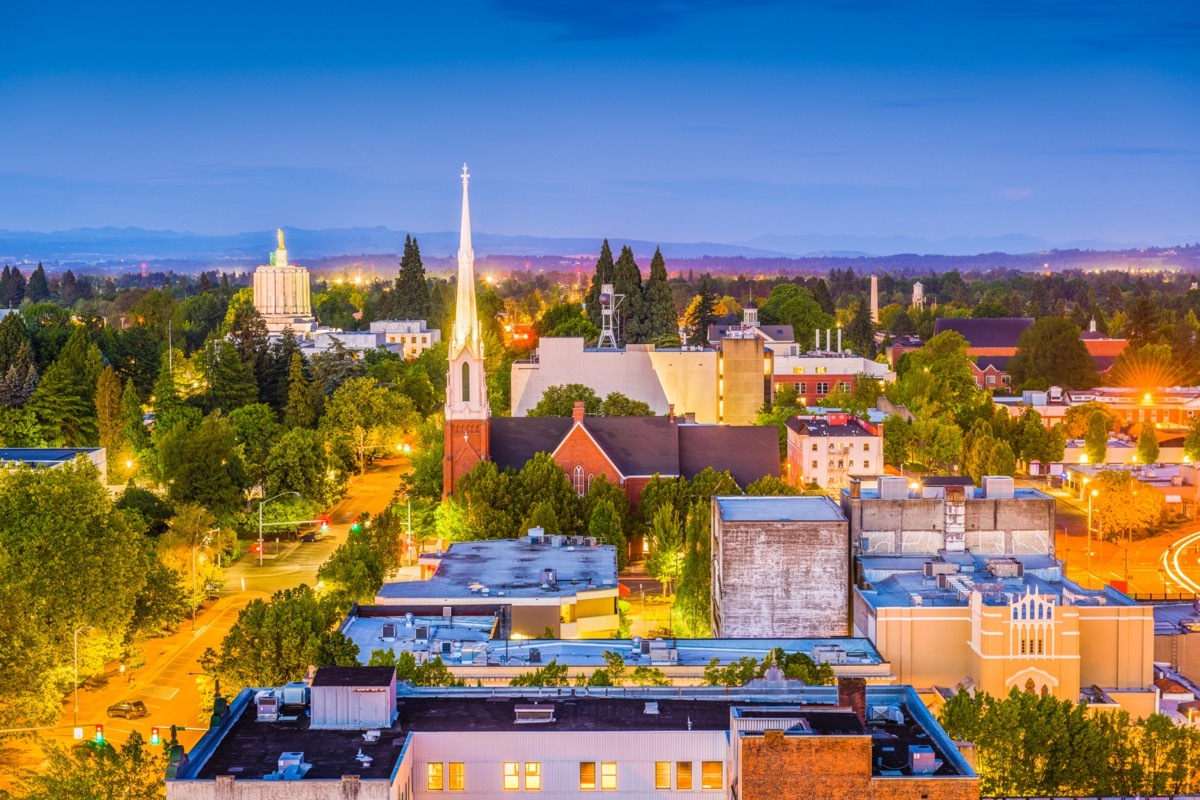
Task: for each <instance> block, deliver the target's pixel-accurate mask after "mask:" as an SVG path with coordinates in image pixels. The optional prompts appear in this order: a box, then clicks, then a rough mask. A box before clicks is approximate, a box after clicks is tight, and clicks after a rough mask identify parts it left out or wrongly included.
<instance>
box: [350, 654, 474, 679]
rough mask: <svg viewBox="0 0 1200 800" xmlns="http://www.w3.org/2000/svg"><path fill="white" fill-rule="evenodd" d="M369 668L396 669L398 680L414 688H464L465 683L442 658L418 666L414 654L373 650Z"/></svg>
mask: <svg viewBox="0 0 1200 800" xmlns="http://www.w3.org/2000/svg"><path fill="white" fill-rule="evenodd" d="M367 666H369V667H395V668H396V680H397V681H407V682H408V683H411V684H412V685H413V686H462V685H463V681H462V679H460V678H456V677H454V673H452V672H451V671H450V670H449V669H448V668H447V667H446V665H445V664H443V663H442V659H441V656H434V657H433V658H431V659H429V660H428V661H426V662H425V663H424V664H418V663H417V660H416V658H414V657H413V654H412V653H409V652H403V653H401V654H400V655H399V656H397V655H396V654H395V652H393V651H391V650H372V651H371V658H370V660H369V661H368V662H367Z"/></svg>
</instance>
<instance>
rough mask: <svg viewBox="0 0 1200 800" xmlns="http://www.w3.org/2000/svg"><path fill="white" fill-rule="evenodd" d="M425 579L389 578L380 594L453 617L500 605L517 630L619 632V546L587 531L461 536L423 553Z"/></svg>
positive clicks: (586, 634)
mask: <svg viewBox="0 0 1200 800" xmlns="http://www.w3.org/2000/svg"><path fill="white" fill-rule="evenodd" d="M419 563H420V565H421V576H422V578H423V580H419V581H407V582H399V583H385V584H384V585H383V586H382V588H380V590H379V593H378V594H377V595H376V597H375V602H376V603H377V604H379V605H387V606H392V607H395V608H396V609H397V612H398V613H405V612H413V613H422V614H430V613H434V614H439V615H443V616H453V615H454V614H457V613H460V612H462V611H463V610H464V609H467V608H469V607H471V606H484V607H487V608H488V609H495V608H496V607H499V608H500V609H502V613H504V614H505V615H506V622H507V626H508V628H509V630H510V631H511V632H512V635H514V636H517V635H519V636H526V637H529V638H533V637H535V636H541V635H542V634H543V633H544V632H545V631H546V630H547V629H549V630H550V631H551V632H552V633H553V635H554V636H556V637H560V638H564V639H576V638H608V637H611V636H613V635H614V634H616V632H617V624H618V622H619V620H618V617H617V595H618V589H617V551H616V548H614V547H613V546H612V545H603V544H597V543H596V541H595V540H594V539H588V538H582V537H564V536H543V535H541V529H540V528H534V529H533V530H532V531H531V532H530V535H528V536H525V537H522V538H520V539H498V540H491V541H478V542H455V543H453V544H451V545H450V547H449V548H447V549H446V551H445V552H443V553H425V554H422V555H421V556H420V560H419Z"/></svg>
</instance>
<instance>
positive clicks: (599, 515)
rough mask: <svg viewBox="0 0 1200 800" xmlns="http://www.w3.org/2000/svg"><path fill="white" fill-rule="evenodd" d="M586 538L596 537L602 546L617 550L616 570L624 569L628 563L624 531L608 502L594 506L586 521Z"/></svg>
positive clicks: (601, 502)
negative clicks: (607, 545) (610, 546)
mask: <svg viewBox="0 0 1200 800" xmlns="http://www.w3.org/2000/svg"><path fill="white" fill-rule="evenodd" d="M587 532H588V536H594V537H596V540H597V541H599V542H601V543H602V544H611V545H612V546H613V547H615V548H616V550H617V569H618V570H623V569H625V565H626V564H628V563H629V552H628V548H627V547H626V545H625V531H624V530H622V528H621V517H620V515H619V514H618V513H617V510H616V509H615V508H613V505H612V503H610V502H609V501H608V500H601V501H600V502H599V503H597V504H596V506H595V508H594V509H593V511H592V515H591V517H590V518H589V519H588V521H587Z"/></svg>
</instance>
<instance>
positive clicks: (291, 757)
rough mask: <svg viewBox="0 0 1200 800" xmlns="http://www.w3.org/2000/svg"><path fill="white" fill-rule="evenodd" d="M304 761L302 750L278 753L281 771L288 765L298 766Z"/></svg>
mask: <svg viewBox="0 0 1200 800" xmlns="http://www.w3.org/2000/svg"><path fill="white" fill-rule="evenodd" d="M303 763H304V753H303V752H291V753H281V754H280V755H279V771H280V772H283V771H284V770H285V769H287V768H288V767H298V766H300V765H301V764H303Z"/></svg>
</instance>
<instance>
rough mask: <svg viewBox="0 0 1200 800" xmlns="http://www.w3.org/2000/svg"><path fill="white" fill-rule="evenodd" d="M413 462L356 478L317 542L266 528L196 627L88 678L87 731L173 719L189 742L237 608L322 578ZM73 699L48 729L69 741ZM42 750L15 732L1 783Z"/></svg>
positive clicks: (116, 738)
mask: <svg viewBox="0 0 1200 800" xmlns="http://www.w3.org/2000/svg"><path fill="white" fill-rule="evenodd" d="M407 469H408V461H407V459H396V460H388V461H381V462H378V463H377V465H376V466H375V467H374V468H372V469H371V470H369V471H368V472H367V474H366V475H365V476H363V477H362V478H356V479H354V480H353V481H352V483H351V486H350V488H349V490H348V491H347V493H346V496H345V497H344V498H343V499H342V501H341V502H339V503H338V504H337V505H336V506H334V508H333V509H332V510H331V512H330V513H329V514H328V517H329V519H330V525H329V532H328V533H327V534H325V535H324V536H323V537H322V538H321V540H320V541H316V542H278V543H275V542H274V541H273V538H274V537H272V536H271V535H270V534H268V535H267V537H266V541H267V546H266V548H265V553H264V558H263V564H262V566H259V564H258V559H257V558H256V557H255V556H254V554H252V553H249V554H247V555H245V556H243V557H242V558H241V559H239V560H238V561H237V562H236V563H234V564H233V565H231V566H230V567H229V568H228V569H227V570H226V571H225V585H224V586H223V587H222V589H221V590H220V591H219V592H218V593H217V595H216V600H214V601H212V602H210V603H209V604H208V605H207V606H205V607H204V608H203V609H201V610H200V612H199V613H198V614H197V616H196V623H195V625H196V627H195V630H194V631H193V629H192V623H191V621H190V620H189V621H186V622H184V624H183V625H182V626H181V627H180V630H178V631H176V632H175V633H174V634H172V635H171V636H168V637H165V638H161V639H152V640H150V641H148V642H145V643H144V660H145V664H144V665H143V666H141V667H139V668H137V669H129V670H126V672H125V673H124V674H122V673H120V672H119V671H118V670H116V669H114V670H111V671H110V672H109V673H108V674H106V675H102V676H97V677H95V678H93V679H91V680H89V681H88V682H87V683H86V684H85V685H83V686H81V687H80V689H79V715H78V719H79V726H80V727H82V728H83V729H84V737H85V738H91V737H92V736H93V733H94V729H95V725H97V724H102V725H103V726H104V733H105V737H106V738H107V739H108V741H110V742H113V743H118V744H119V743H120V742H123V741H124V740H125V739H126V737H128V735H129V734H130V732H132V731H135V730H136V731H138V732H139V733H141V734H142V736H143V738H145V739H146V740H147V741H148V740H149V738H150V729H151V727H152V726H157V727H158V728H159V730H160V733H161V735H162V736H163V738H164V739H166V738H168V737H169V735H170V733H169V730H170V727H171V725H178V726H182V727H186V728H188V730H186V731H183V732H181V733H180V735H179V740H180V742H181V743H182V744H184V745H185V746H186V747H189V748H190V747H191V746H192V745H193V744H195V742H196V741H197V740H199V738H200V736H201V735H203V733H204V730H205V729H207V727H208V722H207V719H205V720H201V718H200V715H199V714H200V687H199V685H198V683H197V680H198V678H199V677H200V658H201V657H202V656H203V654H204V651H205V650H206V649H207V648H210V647H211V648H214V649H216V648H217V647H219V646H220V644H221V640H222V639H223V638H224V637H225V635H226V634H227V633H228V632H229V629H230V628H231V627H232V626H233V624H234V623H235V622H236V621H237V617H238V613H239V612H240V611H241V610H242V609H243V608H244V607H245V606H246V605H247V604H248V603H249V602H250V601H252V600H254V599H256V598H267V597H270V596H271V595H272V594H274V593H275V592H276V591H279V590H280V589H286V588H291V587H294V586H299V585H300V584H303V583H308V584H310V585H311V584H314V583H315V582H316V574H317V569H318V568H319V567H320V566H321V564H322V563H323V562H324V561H325V559H327V558H328V557H329V554H330V553H332V552H333V551H334V549H336V548H337V547H338V545H340V544H341V543H342V542H344V541H345V540H346V535H347V533H348V532H349V529H350V523H351V521H352V520H353V519H354V518H355V517H357V516H359V515H360V514H363V513H364V512H366V513H371V514H378V513H379V512H381V511H383V510H384V509H385V508H386V507H387V506H388V504H389V503H390V502H391V500H392V498H393V496H394V493H395V491H396V487H397V485H398V481H399V477H400V475H402V474H403V473H404V472H405V471H407ZM122 700H141V701H143V702H144V703H145V704H146V708H147V710H148V711H149V715H148V716H146V717H142V718H141V719H136V720H125V719H120V718H117V719H109V718H108V717H107V716H106V714H105V712H106V709H107V708H108V707H109V706H110V705H112V704H114V703H117V702H120V701H122ZM73 718H74V703H73V701H72V698H71V697H68V698H66V702H65V703H64V705H63V716H62V719H61V721H60V726H59V727H58V728H56V729H54V730H52V731H45V732H44V735H46V736H48V737H49V738H53V739H55V740H57V741H59V742H61V743H63V744H67V745H70V744H72V743H73V738H74V736H73V734H74V726H73V722H72V720H73ZM40 761H41V753H40V751H39V750H38V749H37V748H36V747H35V746H34V744H33V741H32V740H10V741H7V742H5V743H4V747H3V749H2V750H0V788H5V787H7V786H8V785H9V780H10V779H11V778H12V777H13V774H14V772H15V771H16V770H17V769H20V768H23V767H36V766H37V764H38V763H40Z"/></svg>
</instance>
